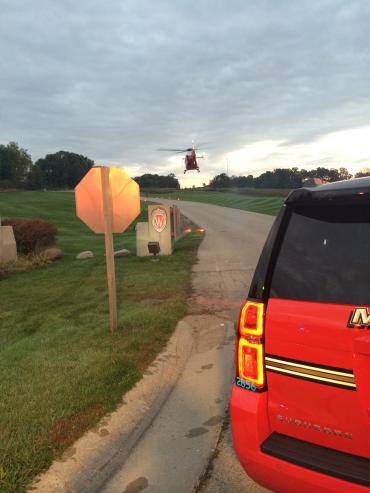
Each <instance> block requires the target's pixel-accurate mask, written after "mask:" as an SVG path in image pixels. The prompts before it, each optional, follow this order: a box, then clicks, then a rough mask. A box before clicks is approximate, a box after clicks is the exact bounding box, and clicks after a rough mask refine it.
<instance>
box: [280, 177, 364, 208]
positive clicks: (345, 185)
mask: <svg viewBox="0 0 370 493" xmlns="http://www.w3.org/2000/svg"><path fill="white" fill-rule="evenodd" d="M356 195H360V196H361V197H363V198H364V199H365V200H366V201H368V200H369V198H370V176H366V177H364V178H354V179H353V180H344V181H336V182H333V183H326V184H325V185H320V186H318V187H314V188H309V187H304V188H298V189H297V190H293V191H292V192H291V193H290V194H289V195H288V197H287V199H286V200H285V203H286V204H294V203H306V204H308V203H312V202H313V201H316V200H319V201H320V202H321V201H322V200H333V199H346V198H349V197H354V196H356Z"/></svg>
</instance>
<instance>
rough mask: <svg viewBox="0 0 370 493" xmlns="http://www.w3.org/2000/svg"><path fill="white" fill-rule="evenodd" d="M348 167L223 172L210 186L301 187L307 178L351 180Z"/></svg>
mask: <svg viewBox="0 0 370 493" xmlns="http://www.w3.org/2000/svg"><path fill="white" fill-rule="evenodd" d="M369 175H370V168H365V169H363V170H362V171H360V172H358V173H356V174H355V175H354V176H355V178H360V177H362V176H369ZM352 177H353V175H351V174H350V173H349V172H348V170H347V169H346V168H339V169H336V168H323V167H318V168H316V169H312V170H309V171H308V170H306V169H299V168H276V169H274V170H273V171H265V172H264V173H262V174H261V175H259V176H256V177H254V176H252V175H248V176H228V175H227V174H226V173H221V174H219V175H217V176H215V177H214V178H212V180H211V181H210V182H209V184H208V188H299V187H301V186H302V185H303V184H304V180H306V179H307V178H320V179H321V180H323V181H327V182H332V181H339V180H349V179H350V178H352Z"/></svg>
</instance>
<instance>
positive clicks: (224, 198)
mask: <svg viewBox="0 0 370 493" xmlns="http://www.w3.org/2000/svg"><path fill="white" fill-rule="evenodd" d="M152 196H153V197H154V195H153V194H152ZM156 196H158V197H163V198H168V199H175V200H177V199H178V198H179V199H180V200H189V201H192V202H204V203H209V204H215V205H221V206H223V207H232V208H234V209H242V210H244V211H251V212H260V213H262V214H270V215H272V216H275V215H276V214H277V213H278V212H279V209H280V207H281V206H282V204H283V203H284V197H275V196H274V197H268V196H265V195H261V196H256V195H250V196H249V195H244V194H241V193H234V192H199V191H194V192H192V191H190V190H184V191H182V190H179V191H178V192H169V193H165V194H157V195H156Z"/></svg>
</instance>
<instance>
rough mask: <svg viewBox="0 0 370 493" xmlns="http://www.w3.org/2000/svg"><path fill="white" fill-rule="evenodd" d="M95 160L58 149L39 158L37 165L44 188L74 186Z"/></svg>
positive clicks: (68, 187)
mask: <svg viewBox="0 0 370 493" xmlns="http://www.w3.org/2000/svg"><path fill="white" fill-rule="evenodd" d="M93 166H94V161H93V160H92V159H89V158H88V157H86V156H82V155H81V154H75V153H74V152H67V151H58V152H55V153H54V154H47V155H46V156H45V157H44V158H42V159H38V160H37V161H36V163H35V167H36V168H37V170H38V171H36V170H35V171H34V173H35V174H36V173H37V172H38V173H39V176H40V184H41V186H42V187H43V188H67V189H70V188H74V187H75V186H76V185H77V183H78V182H79V181H80V180H81V179H82V178H83V177H84V176H85V175H86V173H87V172H88V171H89V169H90V168H92V167H93Z"/></svg>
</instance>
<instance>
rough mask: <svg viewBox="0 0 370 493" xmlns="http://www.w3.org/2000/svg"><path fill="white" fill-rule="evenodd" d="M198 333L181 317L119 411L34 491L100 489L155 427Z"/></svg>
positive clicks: (83, 440) (42, 477)
mask: <svg viewBox="0 0 370 493" xmlns="http://www.w3.org/2000/svg"><path fill="white" fill-rule="evenodd" d="M193 343H194V337H193V333H192V329H191V327H190V325H189V324H188V323H187V322H186V317H185V319H183V320H181V321H180V322H179V323H178V324H177V326H176V329H175V332H174V334H173V335H172V337H171V339H170V340H169V342H168V344H167V346H166V348H165V350H164V351H163V352H162V353H161V354H159V355H158V357H157V358H156V359H155V361H154V362H153V363H152V364H151V365H150V366H149V367H148V368H147V370H146V371H145V372H144V376H143V378H142V379H141V380H140V381H139V382H138V383H137V384H136V386H135V387H134V388H133V389H131V390H130V391H129V392H127V393H126V394H125V395H124V398H123V400H122V402H121V404H120V405H119V407H118V408H117V410H116V411H114V412H113V413H111V414H109V415H107V416H105V417H104V418H103V419H102V420H101V421H100V422H99V423H98V425H97V426H96V427H95V428H93V429H92V430H90V431H88V432H87V433H86V434H85V435H84V436H82V437H81V438H80V439H79V440H77V442H75V443H74V444H73V445H72V446H71V447H70V448H69V449H67V450H66V451H65V452H64V454H63V455H62V457H60V458H59V459H57V460H55V461H54V462H53V464H52V465H51V467H50V468H49V469H48V470H47V471H46V472H45V473H42V474H41V475H39V476H38V477H36V478H35V480H34V482H33V483H32V485H31V487H30V489H29V492H31V491H32V493H62V492H63V493H66V492H68V493H72V492H73V493H82V492H89V493H93V492H97V491H99V490H100V489H101V486H102V485H103V484H104V483H105V482H106V480H107V479H108V478H109V477H110V476H111V475H112V473H113V472H114V471H115V470H116V469H117V468H118V467H120V466H121V465H122V464H123V463H124V462H125V460H126V459H127V457H128V456H129V454H130V451H131V450H132V449H133V447H134V446H135V444H136V443H137V441H138V440H139V439H140V437H141V436H142V434H143V433H144V432H145V431H146V429H147V428H148V427H149V426H150V424H151V423H152V421H153V420H154V418H155V417H156V415H157V414H158V412H159V411H160V409H161V407H162V406H163V404H164V403H165V402H166V400H167V398H168V396H169V394H170V393H171V391H172V389H173V388H174V386H175V384H176V382H177V379H178V378H179V376H180V375H181V372H182V371H183V369H184V367H185V364H186V362H187V360H188V358H189V356H190V354H191V351H192V347H193Z"/></svg>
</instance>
